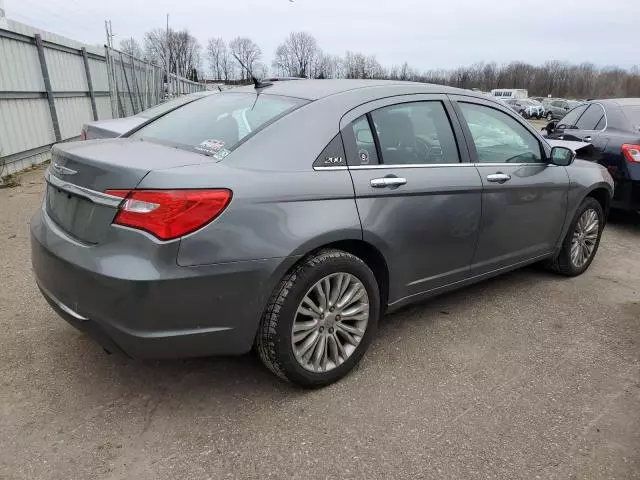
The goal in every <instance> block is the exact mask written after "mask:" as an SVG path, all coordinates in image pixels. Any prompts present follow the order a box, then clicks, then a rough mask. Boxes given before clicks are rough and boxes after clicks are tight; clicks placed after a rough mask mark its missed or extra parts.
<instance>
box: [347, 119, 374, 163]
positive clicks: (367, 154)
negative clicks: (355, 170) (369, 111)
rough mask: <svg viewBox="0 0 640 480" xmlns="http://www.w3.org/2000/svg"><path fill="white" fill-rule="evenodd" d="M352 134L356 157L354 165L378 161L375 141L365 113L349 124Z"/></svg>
mask: <svg viewBox="0 0 640 480" xmlns="http://www.w3.org/2000/svg"><path fill="white" fill-rule="evenodd" d="M351 128H352V129H353V135H354V136H355V137H356V147H357V150H358V159H357V162H356V165H370V164H371V165H375V164H377V163H378V153H377V151H376V143H375V140H374V139H373V132H372V131H371V127H370V126H369V119H368V118H367V116H366V115H363V116H361V117H360V118H358V119H357V120H355V121H354V122H353V123H352V124H351Z"/></svg>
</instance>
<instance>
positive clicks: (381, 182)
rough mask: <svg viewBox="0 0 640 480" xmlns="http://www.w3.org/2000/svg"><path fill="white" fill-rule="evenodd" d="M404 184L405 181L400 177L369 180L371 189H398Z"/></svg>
mask: <svg viewBox="0 0 640 480" xmlns="http://www.w3.org/2000/svg"><path fill="white" fill-rule="evenodd" d="M405 183H407V179H406V178H402V177H382V178H374V179H372V180H371V186H372V187H373V188H385V187H399V186H400V185H404V184H405Z"/></svg>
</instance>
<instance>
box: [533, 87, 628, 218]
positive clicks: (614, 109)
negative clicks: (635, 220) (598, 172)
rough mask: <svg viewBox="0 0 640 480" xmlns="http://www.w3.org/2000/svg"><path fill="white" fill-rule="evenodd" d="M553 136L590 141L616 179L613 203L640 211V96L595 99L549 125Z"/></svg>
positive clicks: (548, 131)
mask: <svg viewBox="0 0 640 480" xmlns="http://www.w3.org/2000/svg"><path fill="white" fill-rule="evenodd" d="M545 130H547V136H548V138H551V139H560V140H570V141H582V142H589V143H591V144H592V145H593V147H594V150H595V153H596V154H595V155H594V161H597V162H598V163H600V164H601V165H603V166H604V167H606V168H607V170H609V173H610V174H611V176H612V177H613V179H614V181H615V194H614V197H613V201H612V203H611V206H612V207H613V208H617V209H622V210H632V211H640V98H619V99H610V100H593V101H590V102H587V103H585V104H583V105H580V106H578V107H576V108H574V109H573V110H571V111H570V112H569V113H567V115H565V116H564V117H563V118H562V119H561V120H559V121H555V122H551V123H550V124H549V125H548V126H547V127H546V129H545Z"/></svg>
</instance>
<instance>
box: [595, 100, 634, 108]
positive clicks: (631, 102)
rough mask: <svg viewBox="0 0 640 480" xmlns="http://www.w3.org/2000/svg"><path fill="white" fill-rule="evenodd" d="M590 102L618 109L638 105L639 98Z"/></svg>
mask: <svg viewBox="0 0 640 480" xmlns="http://www.w3.org/2000/svg"><path fill="white" fill-rule="evenodd" d="M592 102H597V103H604V104H610V105H617V106H619V107H626V106H637V105H640V98H607V99H604V100H592Z"/></svg>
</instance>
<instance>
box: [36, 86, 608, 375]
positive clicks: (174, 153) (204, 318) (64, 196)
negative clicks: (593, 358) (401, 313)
mask: <svg viewBox="0 0 640 480" xmlns="http://www.w3.org/2000/svg"><path fill="white" fill-rule="evenodd" d="M310 125H313V128H309V126H310ZM247 126H248V127H249V128H247ZM574 159H575V154H574V152H573V151H572V150H570V149H568V148H566V147H563V146H556V147H553V148H552V147H550V146H549V144H548V143H547V142H546V141H545V140H544V139H543V138H542V137H541V136H540V135H539V133H538V132H536V131H535V130H534V129H533V128H532V126H531V125H530V124H529V123H528V122H527V121H525V120H524V119H522V118H521V117H519V116H518V115H516V114H515V113H514V112H512V111H511V110H509V109H507V108H505V107H502V106H501V104H499V103H497V102H495V101H493V100H490V99H488V98H487V97H486V96H483V95H480V94H473V93H471V92H469V91H467V90H459V89H454V88H450V87H445V86H441V85H428V84H420V83H410V82H390V81H375V80H368V81H367V80H307V81H304V82H275V83H273V84H272V85H271V86H268V87H261V88H255V89H254V88H253V87H242V88H237V89H234V90H233V91H228V92H226V91H225V92H222V93H220V94H217V95H211V96H208V97H206V98H202V99H200V100H198V101H194V102H192V103H190V104H187V105H183V106H182V107H180V108H177V109H175V110H173V111H171V112H169V113H167V114H166V115H164V116H161V117H159V118H157V119H155V120H152V121H151V122H149V123H148V124H146V125H144V126H143V127H142V128H140V129H139V130H137V131H135V132H134V133H131V134H126V135H125V137H123V138H116V139H110V140H103V141H100V142H74V143H62V144H58V145H56V146H54V147H53V150H52V162H51V166H50V167H49V169H48V171H47V172H46V181H47V188H46V194H45V200H44V203H43V206H42V209H41V210H40V211H39V212H38V213H37V214H36V215H35V217H34V218H33V219H32V221H31V245H32V247H31V251H32V263H33V270H34V272H35V276H36V280H37V283H38V285H39V287H40V289H41V291H42V293H43V295H44V297H45V298H46V299H47V301H48V302H49V303H50V304H51V306H52V307H53V308H54V310H56V311H57V312H58V313H59V314H60V315H61V316H62V317H63V318H64V319H66V320H67V321H68V322H69V323H71V324H72V325H74V326H75V327H76V328H79V329H81V330H83V331H86V332H88V333H89V334H90V335H92V336H93V338H95V339H96V340H97V341H98V342H99V343H101V344H102V345H103V346H104V347H105V348H106V349H107V350H109V351H123V352H125V353H127V354H129V355H131V356H133V357H138V358H176V357H196V356H208V355H215V354H219V355H228V354H243V353H246V352H248V351H249V350H250V349H251V348H252V347H253V346H254V345H255V346H256V349H257V351H258V353H259V355H260V357H261V358H262V361H263V362H264V363H265V365H266V366H267V367H268V368H269V369H270V370H271V371H272V372H274V373H275V374H276V375H278V376H280V377H282V378H284V379H287V380H290V381H292V382H295V383H298V384H300V385H303V386H305V387H319V386H322V385H327V384H329V383H331V382H334V381H336V380H338V379H340V378H341V377H343V376H344V375H346V374H347V373H348V372H349V371H350V370H351V369H352V368H353V367H354V366H355V365H356V364H357V363H358V362H359V361H360V359H361V358H362V356H363V355H364V353H365V351H366V350H367V347H368V346H369V344H370V343H371V340H372V339H373V337H374V335H375V332H376V326H377V323H378V319H379V317H380V316H381V315H382V314H384V313H385V312H387V311H392V310H395V309H398V308H400V307H402V306H403V305H407V304H409V303H411V302H414V301H418V300H423V299H425V298H428V297H431V296H434V295H437V294H440V293H443V292H445V291H448V290H452V289H455V288H458V287H462V286H465V285H468V284H471V283H474V282H477V281H479V280H482V279H485V278H489V277H492V276H494V275H497V274H499V273H502V272H507V271H510V270H513V269H516V268H519V267H522V266H524V265H527V264H531V263H534V262H540V261H544V262H546V264H547V266H548V267H549V268H551V269H552V270H554V271H556V272H558V273H560V274H562V275H566V276H575V275H580V274H581V273H583V272H584V271H585V270H586V269H587V268H588V267H589V265H590V263H591V261H592V260H593V258H594V256H595V254H596V251H597V249H598V244H599V241H600V235H601V233H602V230H603V227H604V225H605V221H606V215H607V210H608V206H609V201H610V197H611V195H612V193H613V181H612V180H611V177H610V175H609V174H608V173H607V171H606V170H605V169H604V168H602V167H600V166H599V165H595V164H592V163H589V162H583V161H581V160H576V161H575V162H574ZM524 294H526V292H524Z"/></svg>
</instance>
